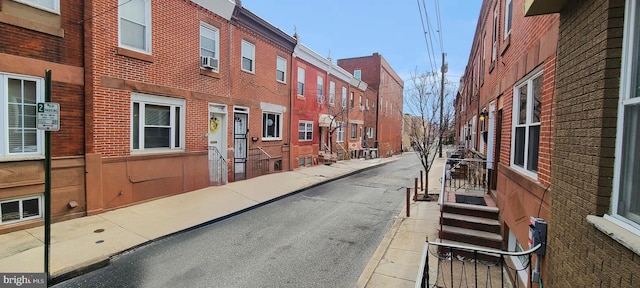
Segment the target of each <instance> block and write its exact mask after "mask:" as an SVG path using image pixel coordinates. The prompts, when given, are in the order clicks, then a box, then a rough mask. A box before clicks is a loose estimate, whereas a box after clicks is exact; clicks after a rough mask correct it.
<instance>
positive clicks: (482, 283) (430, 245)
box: [416, 241, 541, 288]
mask: <svg viewBox="0 0 640 288" xmlns="http://www.w3.org/2000/svg"><path fill="white" fill-rule="evenodd" d="M540 247H541V244H538V245H536V246H535V247H533V248H531V249H529V250H527V251H520V252H508V251H501V250H496V249H490V248H479V247H478V248H473V247H466V246H461V245H453V244H445V243H438V242H429V241H427V243H426V245H425V248H424V251H423V257H422V262H421V264H420V269H419V270H418V271H419V273H418V277H417V279H416V287H422V288H424V287H527V286H528V287H533V282H534V281H533V280H534V272H535V273H539V271H534V270H533V269H531V268H532V265H531V263H532V259H533V258H532V255H533V254H534V253H535V252H536V251H537V250H538V249H539V248H540ZM430 255H431V256H432V257H436V259H437V261H438V264H437V267H436V270H435V272H433V271H431V267H430V266H429V257H430ZM514 258H518V259H517V260H513V259H514ZM522 258H525V259H526V260H525V262H522V261H521V260H520V259H522ZM430 271H431V272H432V273H430ZM431 274H436V277H435V279H433V277H432V275H431Z"/></svg>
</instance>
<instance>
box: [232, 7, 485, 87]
mask: <svg viewBox="0 0 640 288" xmlns="http://www.w3.org/2000/svg"><path fill="white" fill-rule="evenodd" d="M418 3H420V5H421V6H420V7H422V10H421V9H418ZM423 3H424V5H425V6H422V5H423ZM436 3H438V4H439V11H440V12H439V13H440V27H441V30H442V48H443V49H441V46H440V41H439V35H438V33H437V32H436V30H438V25H437V13H436V11H437V9H436ZM481 4H482V1H481V0H439V1H436V0H416V1H411V0H397V1H383V0H325V1H301V0H242V6H243V7H244V8H246V9H249V10H250V11H251V12H253V13H255V14H256V15H258V16H259V17H261V18H262V19H264V20H266V21H268V22H269V23H271V24H273V25H274V26H276V27H278V28H279V29H280V30H282V31H284V32H286V33H287V34H289V35H293V34H294V32H297V33H298V35H299V37H300V41H301V42H302V43H303V44H304V45H305V46H307V47H309V48H311V49H312V50H314V51H315V52H317V53H318V54H320V55H323V56H325V57H328V56H331V58H332V59H333V61H334V63H335V61H336V59H341V58H352V57H359V56H369V55H372V54H373V53H375V52H378V53H380V54H381V55H382V56H383V57H384V58H385V59H386V60H387V62H389V64H390V65H391V67H392V68H393V69H394V70H395V71H396V73H398V75H400V77H401V78H402V79H403V80H404V81H405V89H406V88H408V87H407V86H408V84H409V83H408V82H410V79H411V74H412V73H415V72H416V71H418V72H420V73H423V72H428V71H433V69H436V70H439V69H440V65H442V52H444V53H446V54H447V56H446V60H445V61H446V62H447V63H448V67H449V69H448V72H447V74H446V75H447V78H446V79H447V80H448V81H450V82H453V83H458V82H459V80H460V77H461V76H462V75H463V72H464V69H465V66H466V64H467V60H468V58H469V51H470V49H471V42H472V41H473V36H474V33H475V28H476V24H477V21H478V15H479V13H480V6H481ZM424 7H426V10H427V11H426V14H427V15H428V17H429V20H430V21H429V22H430V23H431V27H432V28H433V30H432V32H431V33H428V34H427V39H429V35H431V36H432V37H431V39H433V42H432V43H433V44H434V45H433V50H432V51H433V53H431V55H432V56H431V59H433V60H431V61H430V57H429V55H430V54H429V53H427V51H428V50H427V42H426V41H425V36H424V35H425V33H424V30H423V26H422V22H421V19H423V20H424V19H425V12H424V9H425V8H424ZM420 11H422V16H421V15H420ZM425 21H426V20H425ZM426 25H427V23H426V22H425V28H426V27H427V26H426ZM426 29H428V28H426ZM430 47H431V46H430ZM434 54H435V57H434V56H433V55H434ZM434 58H435V59H434ZM430 63H434V65H435V68H432V67H434V65H431V64H430Z"/></svg>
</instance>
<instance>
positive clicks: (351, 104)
mask: <svg viewBox="0 0 640 288" xmlns="http://www.w3.org/2000/svg"><path fill="white" fill-rule="evenodd" d="M355 105H356V104H355V100H354V99H353V92H351V94H349V107H351V108H353V107H355Z"/></svg>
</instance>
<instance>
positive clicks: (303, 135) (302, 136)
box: [298, 121, 313, 141]
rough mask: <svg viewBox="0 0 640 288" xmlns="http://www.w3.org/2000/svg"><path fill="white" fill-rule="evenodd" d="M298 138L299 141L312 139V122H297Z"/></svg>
mask: <svg viewBox="0 0 640 288" xmlns="http://www.w3.org/2000/svg"><path fill="white" fill-rule="evenodd" d="M298 140H300V141H312V140H313V122H311V121H300V122H298Z"/></svg>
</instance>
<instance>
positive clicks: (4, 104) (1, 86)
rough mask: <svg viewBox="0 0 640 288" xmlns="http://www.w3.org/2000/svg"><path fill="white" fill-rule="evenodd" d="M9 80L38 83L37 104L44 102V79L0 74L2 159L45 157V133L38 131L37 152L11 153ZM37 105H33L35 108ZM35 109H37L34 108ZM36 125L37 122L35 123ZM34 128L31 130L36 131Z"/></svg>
mask: <svg viewBox="0 0 640 288" xmlns="http://www.w3.org/2000/svg"><path fill="white" fill-rule="evenodd" d="M9 79H16V80H26V81H34V82H36V103H38V102H44V79H42V78H38V77H30V76H24V75H16V74H5V73H0V139H2V140H0V159H7V160H14V159H15V160H21V159H29V158H30V157H33V156H36V157H37V158H41V157H42V156H43V155H44V150H43V147H44V146H43V145H44V132H43V131H41V130H36V151H35V152H20V153H11V152H10V151H9V113H8V110H9V94H8V93H9V84H8V82H9V81H8V80H9ZM35 105H36V104H33V106H35ZM34 109H35V108H34ZM34 123H35V121H34ZM34 128H37V127H33V128H30V129H34Z"/></svg>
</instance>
